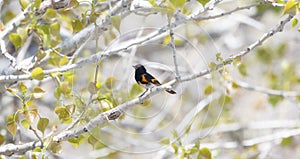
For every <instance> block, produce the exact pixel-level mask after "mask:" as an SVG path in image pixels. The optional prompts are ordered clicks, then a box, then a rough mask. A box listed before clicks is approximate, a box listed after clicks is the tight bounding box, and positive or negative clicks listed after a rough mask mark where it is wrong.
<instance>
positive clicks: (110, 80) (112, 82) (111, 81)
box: [105, 77, 116, 89]
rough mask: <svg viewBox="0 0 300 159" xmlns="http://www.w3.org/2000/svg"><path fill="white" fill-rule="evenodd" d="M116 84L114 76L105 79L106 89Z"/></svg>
mask: <svg viewBox="0 0 300 159" xmlns="http://www.w3.org/2000/svg"><path fill="white" fill-rule="evenodd" d="M115 84H116V78H114V77H108V78H107V79H106V81H105V86H106V87H107V88H108V89H112V88H113V87H114V86H115Z"/></svg>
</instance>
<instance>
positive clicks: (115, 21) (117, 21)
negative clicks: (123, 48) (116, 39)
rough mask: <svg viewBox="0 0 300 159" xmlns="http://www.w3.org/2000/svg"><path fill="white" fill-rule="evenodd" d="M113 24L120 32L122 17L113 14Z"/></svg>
mask: <svg viewBox="0 0 300 159" xmlns="http://www.w3.org/2000/svg"><path fill="white" fill-rule="evenodd" d="M110 21H111V24H112V25H113V26H114V27H115V28H116V29H117V30H118V31H119V32H120V25H121V17H120V16H111V17H110Z"/></svg>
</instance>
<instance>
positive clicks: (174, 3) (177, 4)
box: [170, 0, 186, 8]
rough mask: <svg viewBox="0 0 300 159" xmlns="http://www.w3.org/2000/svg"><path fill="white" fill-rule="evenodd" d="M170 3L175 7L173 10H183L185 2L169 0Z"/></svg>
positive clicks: (184, 0) (183, 0) (182, 0)
mask: <svg viewBox="0 0 300 159" xmlns="http://www.w3.org/2000/svg"><path fill="white" fill-rule="evenodd" d="M170 2H171V3H172V4H173V5H174V6H175V8H183V6H184V4H185V2H186V0H170Z"/></svg>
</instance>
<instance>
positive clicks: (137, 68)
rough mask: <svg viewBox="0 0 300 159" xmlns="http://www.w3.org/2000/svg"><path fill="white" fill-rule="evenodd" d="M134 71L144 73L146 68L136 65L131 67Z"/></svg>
mask: <svg viewBox="0 0 300 159" xmlns="http://www.w3.org/2000/svg"><path fill="white" fill-rule="evenodd" d="M132 67H133V68H134V69H135V70H136V71H142V72H146V68H145V67H144V66H143V65H141V64H136V65H133V66H132Z"/></svg>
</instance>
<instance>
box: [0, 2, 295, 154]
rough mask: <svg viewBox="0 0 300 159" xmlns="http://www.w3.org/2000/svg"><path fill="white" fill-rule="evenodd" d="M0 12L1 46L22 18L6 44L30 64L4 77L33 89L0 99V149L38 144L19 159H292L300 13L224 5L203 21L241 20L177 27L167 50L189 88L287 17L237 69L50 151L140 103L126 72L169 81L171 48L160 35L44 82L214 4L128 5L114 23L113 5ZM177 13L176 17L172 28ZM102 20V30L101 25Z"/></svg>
mask: <svg viewBox="0 0 300 159" xmlns="http://www.w3.org/2000/svg"><path fill="white" fill-rule="evenodd" d="M0 2H1V8H0V10H1V11H0V13H1V19H0V30H1V34H3V32H4V31H5V29H7V28H6V26H7V25H8V24H9V23H10V22H11V21H12V20H14V19H15V18H16V17H18V16H19V15H21V14H22V13H25V14H24V18H23V19H22V20H21V21H20V24H18V25H16V24H15V26H14V27H13V29H12V30H11V32H10V33H9V34H7V35H6V36H4V37H2V40H4V41H5V47H6V50H7V52H8V53H9V54H10V55H11V56H13V57H14V58H16V61H17V63H18V64H22V62H26V61H27V64H28V59H29V61H30V60H32V59H33V58H35V60H36V63H34V62H32V63H31V64H33V66H32V67H30V69H29V70H17V71H15V72H13V73H12V74H14V75H22V74H30V77H31V80H22V81H21V80H20V81H18V80H17V81H15V82H13V83H11V82H5V81H4V82H2V83H1V85H3V87H5V91H4V92H3V93H1V94H0V110H1V111H0V114H1V115H0V123H1V126H0V128H1V131H0V144H1V145H6V144H9V143H13V144H21V143H26V142H29V141H36V140H43V143H44V144H45V145H44V147H42V148H36V149H34V150H32V151H28V152H27V153H25V155H24V154H18V153H17V154H15V155H16V156H18V157H20V158H22V157H23V158H28V157H32V158H42V157H46V158H60V157H62V158H142V157H143V158H199V159H202V158H203V159H209V158H222V159H226V158H228V159H229V158H236V159H239V158H241V159H243V158H274V159H277V158H283V157H287V158H295V159H296V158H297V157H296V156H300V146H299V128H300V123H299V115H300V114H299V113H300V110H299V108H300V105H299V100H300V93H299V90H300V86H299V83H300V73H299V69H298V68H300V66H299V62H298V61H299V60H300V56H299V50H298V48H300V46H299V41H300V39H299V37H300V36H299V25H298V19H299V15H298V14H297V13H298V11H299V6H300V3H299V2H298V1H292V0H289V1H283V0H269V1H266V2H265V1H262V4H257V5H255V6H251V7H249V8H248V9H246V10H238V7H242V6H247V5H250V4H255V3H257V2H259V1H254V0H253V1H252V0H251V1H245V0H237V1H235V0H227V1H222V2H220V3H218V4H217V5H216V6H215V7H214V8H213V9H209V10H208V11H206V12H205V13H202V14H200V15H201V16H203V17H209V16H212V15H217V14H220V13H226V12H228V11H231V10H235V9H237V11H236V12H234V13H232V14H229V15H227V14H226V15H223V16H220V17H219V18H208V20H190V21H187V22H185V23H183V24H181V25H179V26H177V27H176V28H175V29H174V32H175V36H174V37H175V40H174V44H175V46H176V55H177V62H178V70H179V73H180V75H181V76H186V75H190V74H193V73H197V72H199V71H201V70H204V69H208V68H212V67H215V66H216V64H217V63H222V62H224V60H225V59H227V58H229V57H230V56H231V55H235V54H237V53H239V52H240V51H242V50H245V49H246V48H247V47H248V46H249V45H250V44H252V43H253V42H255V41H257V40H258V39H259V38H260V37H261V36H262V35H263V34H265V33H267V32H268V31H269V30H270V29H271V28H273V27H275V26H276V25H277V24H279V23H280V20H281V19H282V18H283V17H285V16H287V14H291V15H293V16H295V17H294V18H293V19H292V22H291V23H288V24H287V25H286V26H285V28H284V30H283V31H282V32H281V33H279V34H276V35H273V36H272V37H270V38H269V39H267V41H266V42H264V43H263V44H262V45H261V46H259V47H258V48H256V49H254V50H253V51H251V52H250V53H249V54H248V55H246V56H244V57H242V58H241V59H238V60H236V61H235V62H234V63H233V64H230V65H227V66H225V67H222V68H221V69H220V70H218V71H213V72H211V73H210V74H208V75H205V76H203V77H200V78H197V79H195V80H191V81H187V82H183V83H179V84H178V85H176V86H175V87H174V89H175V90H176V92H177V94H176V95H173V96H172V95H169V94H167V93H165V92H160V93H158V94H156V95H154V96H152V97H151V98H150V99H148V100H146V101H144V102H143V103H141V104H138V105H136V106H134V107H130V109H127V110H125V111H124V112H123V114H122V115H121V116H120V117H119V118H118V119H117V120H115V121H110V122H108V123H106V124H105V125H102V126H101V127H95V128H94V129H93V130H90V131H89V132H88V133H84V134H81V135H79V136H77V137H76V138H69V139H68V141H67V142H60V143H57V142H53V141H52V138H51V137H53V135H55V134H58V133H59V132H62V131H65V129H66V128H67V127H69V126H70V125H72V123H74V122H78V124H76V125H75V126H74V129H76V128H79V127H83V126H84V125H85V124H86V123H88V122H89V121H90V120H91V119H93V118H95V117H96V116H97V115H99V114H100V113H103V112H105V111H107V110H110V109H112V108H115V107H117V106H118V105H119V104H122V103H124V102H126V101H129V100H131V99H134V98H137V97H138V96H139V95H140V94H141V93H142V92H143V91H144V88H142V87H141V86H139V85H138V84H136V82H135V80H134V69H133V68H132V65H133V64H137V63H141V64H143V65H145V66H146V68H147V70H148V71H149V72H150V73H151V74H153V75H155V76H156V77H157V78H158V79H159V81H160V82H161V83H166V82H168V81H170V80H172V79H174V78H175V73H174V70H175V66H174V63H173V55H172V48H171V47H170V42H171V37H170V35H169V34H163V33H162V34H161V35H160V36H156V37H153V38H151V39H150V41H148V42H145V43H141V44H138V45H135V46H133V47H130V48H125V49H122V50H121V51H119V52H118V53H115V54H114V55H110V56H108V57H107V58H104V59H103V60H101V61H99V62H91V63H89V64H85V65H83V66H81V67H78V68H76V69H70V70H66V71H56V72H52V73H49V74H47V73H46V72H47V70H50V69H55V68H64V67H66V66H72V64H76V63H77V62H78V61H80V60H82V59H85V58H89V57H92V56H93V55H95V54H97V53H98V54H101V53H103V52H105V51H109V50H113V49H115V48H119V47H122V46H126V44H130V43H132V44H134V43H135V40H136V39H139V38H141V37H144V36H147V35H149V34H151V33H152V32H155V31H159V30H160V29H161V28H162V27H163V26H168V24H169V23H170V22H176V21H177V20H180V18H183V19H184V18H186V17H188V16H190V15H191V14H192V13H195V12H199V11H201V10H204V9H206V8H205V6H210V5H211V4H213V2H214V1H209V0H157V1H156V0H149V1H144V0H142V1H133V2H131V1H130V2H131V3H129V4H125V2H124V4H123V6H122V9H121V11H120V12H119V14H116V15H110V11H112V9H113V7H115V6H116V5H117V4H118V1H116V0H107V1H106V0H68V1H64V0H61V1H58V0H54V1H53V2H52V1H51V2H52V3H53V5H51V6H50V7H49V6H48V7H46V8H43V5H44V3H45V2H46V0H45V1H42V0H36V1H30V0H19V1H11V0H2V1H0ZM59 2H61V3H59ZM64 2H65V3H64ZM66 2H67V3H66ZM178 10H180V12H179V14H178V15H177V16H174V14H175V13H177V12H178ZM107 18H108V19H109V25H107V26H101V25H99V24H100V23H101V22H103V21H104V20H105V19H106V20H107ZM91 26H93V27H95V28H96V29H95V30H94V31H93V32H92V35H90V34H87V35H86V36H90V37H86V38H85V39H82V40H87V42H84V43H83V44H82V46H81V45H78V46H77V45H75V46H76V47H75V46H74V47H72V48H71V49H69V50H62V49H61V48H62V46H64V45H68V44H70V43H71V42H70V43H68V41H71V40H70V39H75V38H78V37H76V36H77V35H78V34H80V33H81V32H82V31H84V29H86V28H89V27H91ZM10 64H11V61H10V60H8V59H7V58H6V57H5V56H4V55H3V54H2V55H1V56H0V65H1V67H0V72H1V75H3V76H5V75H9V74H11V72H12V71H11V70H14V69H15V68H12V67H11V65H10ZM278 92H279V93H278ZM298 93H299V94H298ZM83 112H84V114H83V115H82V113H83ZM81 115H82V116H81ZM78 117H80V118H79V120H78V121H77V119H78ZM273 134H275V135H273ZM277 134H278V135H277ZM290 134H292V135H290ZM272 135H273V136H272ZM3 158H5V157H3Z"/></svg>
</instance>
